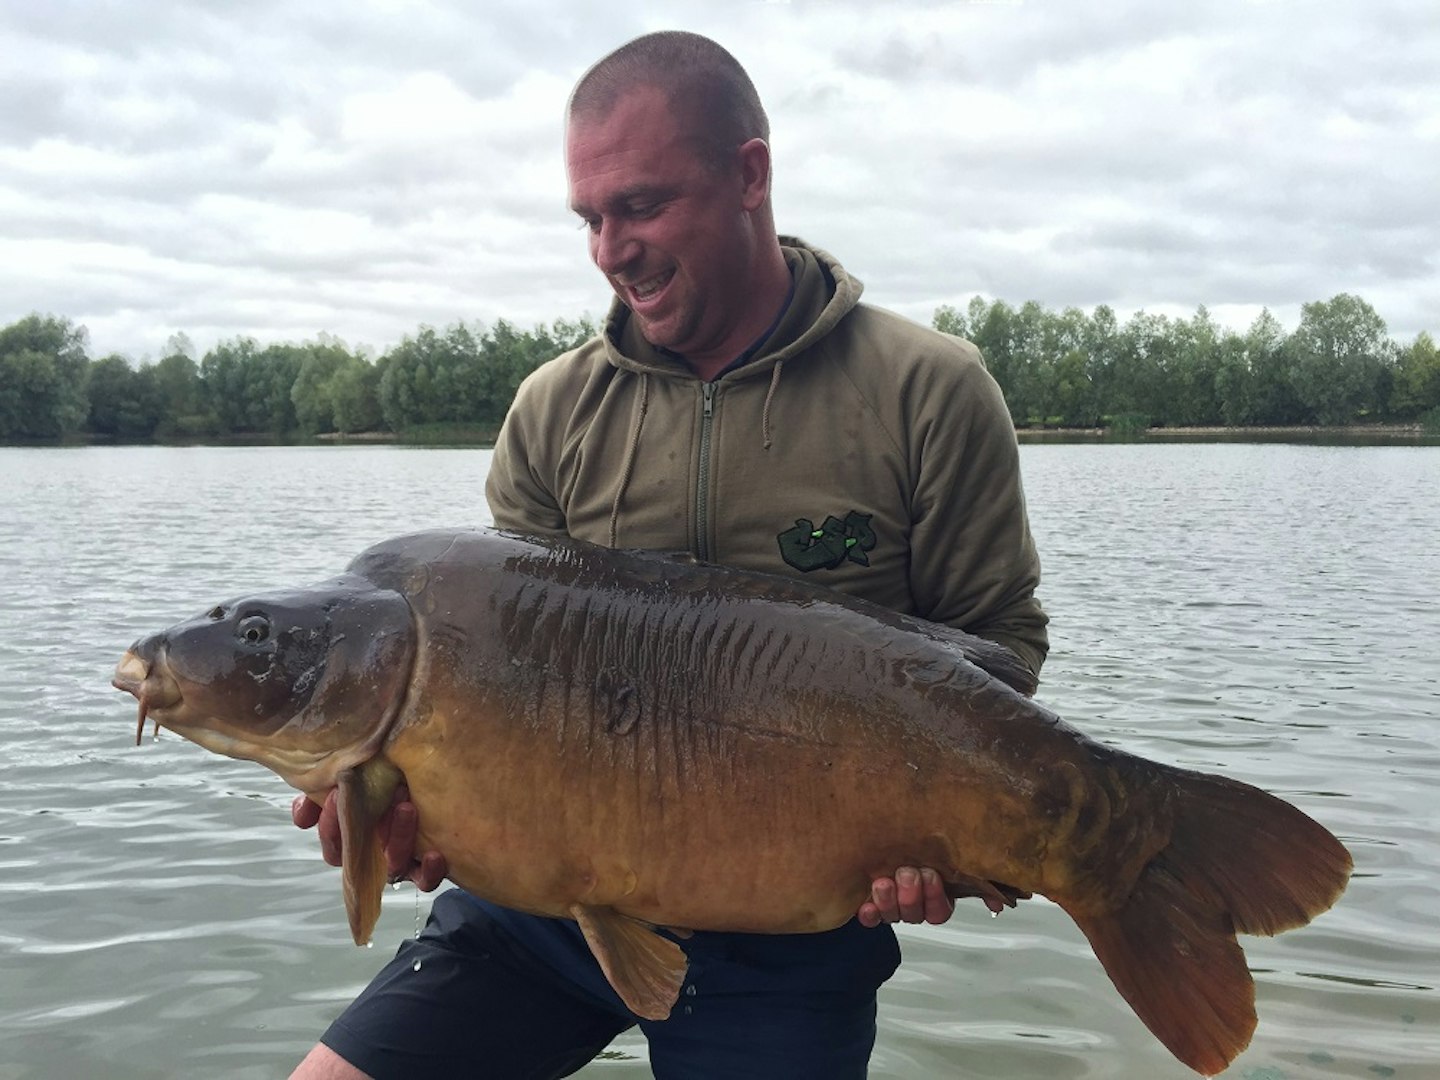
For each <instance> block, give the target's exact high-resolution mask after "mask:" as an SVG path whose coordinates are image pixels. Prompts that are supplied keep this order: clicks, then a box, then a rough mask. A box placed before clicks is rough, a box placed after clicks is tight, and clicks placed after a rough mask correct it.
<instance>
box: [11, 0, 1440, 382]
mask: <svg viewBox="0 0 1440 1080" xmlns="http://www.w3.org/2000/svg"><path fill="white" fill-rule="evenodd" d="M668 28H678V29H688V30H694V31H698V32H700V33H704V34H707V35H709V36H711V37H713V38H715V39H716V40H717V41H719V42H720V43H721V44H722V45H724V46H726V47H727V48H728V49H730V51H731V52H733V53H734V54H735V55H736V56H737V57H738V58H739V60H740V61H741V63H742V64H744V65H745V66H746V68H747V69H748V70H749V72H750V74H751V77H752V78H753V79H754V81H755V83H756V86H757V87H758V88H759V90H760V94H761V97H762V99H763V100H764V102H765V104H766V107H767V109H768V111H769V113H770V119H771V128H772V135H773V138H772V144H773V152H774V158H775V203H776V209H777V218H778V223H779V225H780V228H781V230H782V231H783V232H790V233H794V234H796V235H799V236H801V237H804V238H805V239H806V240H808V241H810V242H811V243H813V244H816V245H818V246H820V247H823V248H825V249H826V250H828V251H830V252H831V253H832V254H834V255H836V256H837V257H838V258H839V259H840V260H841V262H842V263H844V264H845V266H846V267H847V268H848V269H849V270H850V271H851V272H852V273H854V274H855V275H857V276H858V277H860V278H861V280H862V281H864V282H865V285H866V299H867V300H869V301H871V302H873V303H878V304H882V305H885V306H887V307H891V308H894V309H896V310H898V311H900V312H902V313H904V314H906V315H909V316H911V317H913V318H916V319H919V320H921V321H924V322H928V321H929V319H930V317H931V315H932V314H933V312H934V309H935V308H936V307H937V306H939V305H941V304H956V305H963V304H964V303H966V302H967V301H968V300H969V298H970V297H971V296H973V295H975V294H976V293H979V294H982V295H984V296H986V297H993V298H1000V299H1004V300H1008V301H1011V302H1015V303H1019V302H1022V301H1024V300H1027V299H1034V300H1038V301H1040V302H1041V303H1043V304H1045V305H1046V306H1048V307H1052V308H1057V309H1058V308H1060V307H1063V306H1066V305H1072V304H1073V305H1077V306H1079V307H1082V308H1085V309H1086V310H1089V309H1091V308H1093V307H1094V306H1095V305H1096V304H1109V305H1111V306H1112V307H1113V308H1115V309H1116V311H1117V313H1119V314H1120V316H1121V317H1122V318H1124V317H1127V316H1128V315H1129V314H1131V313H1133V312H1134V311H1135V310H1136V309H1138V308H1144V309H1146V310H1149V311H1155V312H1161V313H1165V314H1172V315H1175V314H1180V315H1188V314H1190V313H1191V312H1193V311H1194V309H1195V307H1196V306H1197V305H1199V304H1206V305H1208V306H1209V308H1210V309H1211V311H1212V312H1213V313H1214V314H1215V315H1216V316H1217V317H1218V318H1219V319H1220V320H1221V321H1222V322H1224V323H1226V324H1228V325H1233V326H1236V327H1242V328H1243V327H1244V326H1246V325H1248V324H1249V322H1250V321H1251V319H1252V318H1253V317H1254V315H1255V314H1256V313H1258V311H1259V310H1260V309H1261V308H1262V307H1269V308H1270V309H1271V311H1273V312H1274V313H1275V314H1276V315H1277V316H1278V317H1279V318H1280V320H1281V322H1282V323H1283V324H1284V325H1285V326H1286V327H1287V328H1288V327H1293V326H1294V325H1295V322H1296V321H1297V320H1298V318H1299V307H1300V304H1302V303H1304V302H1308V301H1312V300H1322V299H1328V298H1329V297H1331V296H1333V295H1335V294H1336V293H1339V292H1353V293H1357V294H1359V295H1360V296H1362V297H1363V298H1364V299H1366V300H1367V301H1369V302H1370V303H1371V304H1372V305H1373V306H1374V307H1375V308H1376V310H1377V311H1378V312H1379V313H1380V315H1381V316H1382V317H1383V318H1384V319H1385V320H1386V322H1387V324H1388V325H1389V328H1390V332H1391V334H1392V336H1394V337H1396V338H1397V339H1399V340H1401V341H1408V340H1410V339H1411V338H1413V337H1414V335H1415V334H1416V333H1417V332H1418V331H1420V330H1429V331H1431V332H1432V333H1436V332H1440V3H1436V2H1435V0H1413V2H1408V3H1407V2H1401V0H1369V2H1365V3H1361V2H1354V3H1341V2H1338V0H1337V2H1331V3H1306V2H1287V0H1270V2H1259V0H1256V2H1244V0H1228V2H1221V0H1186V2H1183V3H1181V2H1175V3H1170V2H1159V0H1135V2H1129V0H1086V2H1079V0H1017V2H999V3H995V2H990V3H975V2H969V3H966V2H951V3H924V2H910V0H895V2H887V0H865V2H861V3H854V4H851V3H837V2H823V3H822V2H819V0H814V2H811V0H790V2H788V3H787V2H773V0H771V2H766V0H738V2H729V3H726V2H720V0H712V2H711V3H707V4H694V5H691V4H686V3H681V2H676V0H669V2H666V3H663V4H662V3H655V2H652V0H638V2H637V0H632V2H629V3H624V4H603V5H602V4H595V3H590V2H588V0H587V2H583V3H582V2H581V0H571V2H568V3H554V2H550V0H523V2H508V0H507V2H496V0H486V2H484V3H481V2H479V0H476V2H472V3H435V4H415V3H404V2H400V0H392V2H367V0H347V2H345V3H335V2H329V0H310V2H305V3H289V2H284V3H282V2H265V0H249V2H246V3H238V2H236V3H227V2H224V0H190V2H186V3H167V2H162V0H129V2H127V3H102V2H99V0H92V2H85V3H78V2H77V3H70V2H66V0H45V2H39V0H0V324H8V323H10V322H12V321H14V320H15V319H17V318H19V317H21V316H23V315H25V314H27V313H28V312H31V311H40V312H46V313H52V314H56V315H63V316H66V317H68V318H70V319H72V320H73V321H75V322H76V323H78V324H81V325H83V326H85V327H87V328H88V330H89V333H90V347H91V353H92V355H94V356H97V357H98V356H101V355H105V354H108V353H111V352H119V353H123V354H125V355H128V356H130V357H131V358H132V359H135V360H139V359H141V358H143V357H145V356H149V357H151V358H157V357H158V356H159V355H161V354H162V353H163V350H164V346H165V343H166V340H167V339H168V338H169V337H170V336H171V335H172V334H174V333H176V332H177V331H183V332H184V333H186V334H188V335H189V336H190V338H191V339H192V340H193V342H194V344H195V345H196V347H197V348H198V350H199V351H200V352H202V353H203V351H204V350H206V349H208V348H209V347H211V346H212V345H214V344H215V342H216V341H217V340H220V339H222V338H229V337H234V336H236V335H242V334H243V335H251V336H254V337H255V338H257V339H259V340H260V342H261V343H262V344H268V343H270V342H274V341H292V340H293V341H300V340H305V339H308V338H313V337H314V336H315V335H316V334H317V333H320V332H327V333H330V334H334V335H336V336H338V337H340V338H341V339H343V340H344V341H346V342H347V343H349V344H351V345H368V346H370V347H371V348H372V349H373V350H375V351H376V352H379V351H383V350H384V349H386V348H388V347H389V346H391V345H393V344H395V343H396V342H397V341H398V340H399V339H400V338H401V337H402V336H403V335H405V334H409V333H413V332H414V331H415V330H416V329H417V328H418V327H419V326H420V325H421V324H425V323H428V324H431V325H435V326H444V325H448V324H450V323H453V322H455V321H457V320H465V321H467V322H470V321H480V322H493V321H494V320H495V319H497V318H505V319H508V320H511V321H512V322H516V323H519V324H520V325H522V326H527V327H528V326H530V325H533V324H534V323H536V322H542V321H544V322H548V321H550V320H552V319H555V318H558V317H574V316H577V315H581V314H585V313H589V314H592V315H598V314H600V313H602V312H603V311H604V309H605V307H606V304H607V303H608V290H607V288H606V286H605V284H604V281H603V280H602V278H601V277H600V275H599V272H598V271H596V270H595V268H594V267H593V266H592V265H591V264H590V263H589V262H588V260H587V257H586V253H585V237H584V234H583V233H582V232H581V231H580V230H579V228H578V223H577V221H576V219H575V218H574V217H573V215H571V214H570V212H569V211H568V210H567V209H566V207H565V180H564V166H563V160H562V155H561V115H562V111H563V106H564V102H565V99H566V96H567V94H568V92H569V89H570V87H571V85H572V84H573V83H574V81H575V79H576V78H577V77H578V76H579V75H580V73H581V72H582V71H584V69H585V68H586V67H587V66H588V65H589V64H590V63H591V62H593V61H594V60H596V59H598V58H599V57H600V56H601V55H603V54H604V53H605V52H607V51H609V49H611V48H613V47H614V46H616V45H619V44H621V43H622V42H624V41H626V40H628V39H630V38H632V37H634V36H636V35H638V34H641V33H645V32H647V31H650V30H658V29H668Z"/></svg>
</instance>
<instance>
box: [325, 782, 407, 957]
mask: <svg viewBox="0 0 1440 1080" xmlns="http://www.w3.org/2000/svg"><path fill="white" fill-rule="evenodd" d="M400 780H401V774H400V770H399V769H397V768H395V766H394V765H391V764H390V763H389V762H388V761H381V760H380V759H379V758H371V759H370V760H369V761H367V762H365V763H363V764H361V765H357V766H355V767H353V768H349V769H345V770H343V771H341V773H340V775H339V777H338V778H337V783H336V787H337V789H338V790H337V800H336V809H337V810H338V811H339V817H340V841H341V852H342V859H343V865H342V866H341V868H340V883H341V887H342V889H343V891H344V894H345V915H346V916H347V917H348V918H349V920H350V936H351V937H353V938H354V939H355V944H356V945H364V944H365V943H366V942H367V941H369V940H370V935H371V933H373V932H374V930H375V923H376V922H377V921H378V920H379V918H380V898H381V896H382V895H384V892H385V877H386V874H385V849H384V847H383V846H382V844H381V843H380V834H379V829H378V828H377V826H378V823H379V821H380V818H381V817H382V816H383V815H384V814H385V811H386V810H388V809H389V808H390V800H391V798H392V797H393V796H394V794H395V788H396V786H397V785H398V784H399V783H400Z"/></svg>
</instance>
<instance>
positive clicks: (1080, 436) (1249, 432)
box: [0, 424, 1440, 449]
mask: <svg viewBox="0 0 1440 1080" xmlns="http://www.w3.org/2000/svg"><path fill="white" fill-rule="evenodd" d="M495 435H496V432H495V430H494V429H493V428H490V427H478V426H474V425H465V426H457V427H456V428H454V429H453V430H452V429H447V428H445V427H443V426H438V425H437V426H432V427H427V428H424V429H422V430H419V431H412V432H403V433H396V432H393V431H360V432H352V433H350V434H345V435H342V434H340V433H339V432H334V431H331V432H325V433H324V434H321V435H290V436H279V437H277V436H274V435H269V434H257V433H253V432H252V433H245V434H237V435H229V436H223V437H217V436H212V437H208V438H184V439H148V440H142V441H135V442H132V441H128V440H118V439H113V438H108V437H106V436H99V435H91V434H84V433H81V434H77V435H74V436H71V437H69V438H66V439H32V440H25V441H16V440H9V441H5V442H0V447H6V446H11V447H26V446H29V447H46V446H356V445H360V446H381V445H396V446H413V447H427V446H429V447H437V446H452V447H473V448H477V449H486V448H490V447H493V446H494V445H495ZM1015 435H1016V437H1017V438H1018V439H1019V441H1020V442H1022V443H1026V442H1034V443H1043V442H1047V441H1050V442H1064V441H1074V442H1131V443H1133V442H1164V441H1166V440H1168V439H1174V440H1176V441H1181V440H1190V441H1198V440H1207V439H1217V440H1222V441H1226V442H1244V441H1246V440H1247V439H1255V440H1261V441H1266V442H1272V441H1273V442H1283V441H1286V440H1291V439H1293V440H1296V441H1302V442H1312V441H1325V440H1332V439H1333V440H1339V441H1342V442H1351V441H1375V442H1419V443H1427V444H1429V443H1440V432H1435V431H1429V430H1427V429H1426V428H1425V427H1424V426H1422V425H1420V424H1341V425H1336V426H1334V427H1325V426H1322V425H1319V424H1296V425H1291V426H1257V427H1239V426H1229V427H1223V426H1217V427H1152V428H1145V429H1143V430H1140V431H1120V430H1116V429H1112V428H1075V427H1045V428H1032V427H1022V428H1016V429H1015Z"/></svg>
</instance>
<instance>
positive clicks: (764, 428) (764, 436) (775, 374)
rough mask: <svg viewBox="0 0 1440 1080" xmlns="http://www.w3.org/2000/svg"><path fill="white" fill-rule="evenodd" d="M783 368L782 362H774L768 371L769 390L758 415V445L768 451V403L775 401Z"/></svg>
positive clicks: (783, 363)
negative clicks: (759, 441)
mask: <svg viewBox="0 0 1440 1080" xmlns="http://www.w3.org/2000/svg"><path fill="white" fill-rule="evenodd" d="M784 366H785V361H784V360H776V361H775V366H774V367H773V368H771V369H770V389H769V390H767V391H765V410H764V411H763V412H762V413H761V414H760V439H761V443H760V445H761V448H762V449H765V450H769V449H770V402H771V401H773V400H774V399H775V391H776V389H777V388H778V387H779V386H780V369H781V368H782V367H784Z"/></svg>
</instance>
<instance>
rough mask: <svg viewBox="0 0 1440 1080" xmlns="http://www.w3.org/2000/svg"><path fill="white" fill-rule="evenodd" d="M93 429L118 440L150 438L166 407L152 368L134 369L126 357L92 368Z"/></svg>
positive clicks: (97, 363) (106, 359) (111, 358)
mask: <svg viewBox="0 0 1440 1080" xmlns="http://www.w3.org/2000/svg"><path fill="white" fill-rule="evenodd" d="M87 391H88V393H89V397H90V417H89V427H90V430H91V431H93V432H95V433H96V434H97V435H109V436H111V437H114V438H119V439H148V438H150V436H152V435H153V434H154V433H155V428H156V425H157V424H159V422H160V417H161V410H162V408H163V404H162V400H161V395H160V388H159V386H158V385H157V382H156V378H155V369H154V368H153V367H148V366H147V367H142V368H140V369H139V370H136V369H135V368H132V367H131V366H130V362H129V361H128V360H126V359H125V358H124V357H123V356H116V355H111V356H106V357H104V358H102V359H100V360H96V361H95V362H94V363H93V364H91V365H90V378H89V382H88V384H87Z"/></svg>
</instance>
